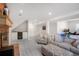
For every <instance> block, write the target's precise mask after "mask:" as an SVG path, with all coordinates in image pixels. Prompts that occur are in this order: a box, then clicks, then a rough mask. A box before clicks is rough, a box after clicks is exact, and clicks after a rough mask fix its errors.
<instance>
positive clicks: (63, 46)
mask: <svg viewBox="0 0 79 59" xmlns="http://www.w3.org/2000/svg"><path fill="white" fill-rule="evenodd" d="M72 41H73V40H70V39H69V40H65V41H64V42H63V40H62V38H61V37H60V36H59V35H55V37H52V38H51V39H48V44H47V45H42V46H41V53H42V54H43V55H45V56H53V55H56V56H61V55H62V56H73V55H74V56H78V55H79V48H77V47H74V46H72V45H71V42H72ZM59 51H60V52H59ZM62 51H63V52H64V53H63V52H62ZM58 52H59V53H58ZM61 52H62V53H61ZM65 53H66V54H67V55H66V54H65Z"/></svg>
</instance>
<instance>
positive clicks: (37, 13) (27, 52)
mask: <svg viewBox="0 0 79 59" xmlns="http://www.w3.org/2000/svg"><path fill="white" fill-rule="evenodd" d="M5 19H6V23H5V26H4V23H2V22H4V21H2V20H5ZM0 24H1V26H0V28H2V29H0V35H1V37H0V42H1V44H0V45H1V47H0V49H1V50H0V51H1V52H2V51H3V50H5V47H7V46H10V47H11V48H12V46H14V45H15V46H17V47H18V48H16V47H15V48H14V50H15V51H18V52H17V53H14V55H15V56H16V55H19V56H78V55H79V40H78V38H79V4H78V3H7V4H6V3H0ZM3 26H4V28H3ZM4 29H6V30H4ZM4 32H6V34H5V36H6V35H8V36H6V38H7V37H8V38H7V41H6V39H5V40H4V39H3V37H4V34H3V33H4ZM7 32H8V33H7ZM67 36H68V37H67ZM5 43H6V44H5ZM3 48H4V49H3ZM8 48H9V47H8ZM10 52H11V51H10ZM3 55H4V54H3Z"/></svg>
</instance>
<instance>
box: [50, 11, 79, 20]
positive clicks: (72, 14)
mask: <svg viewBox="0 0 79 59" xmlns="http://www.w3.org/2000/svg"><path fill="white" fill-rule="evenodd" d="M76 14H79V11H76V12H73V13H70V14H67V15H63V16H58V17H54V18H52V19H50V21H54V20H59V19H62V18H65V17H69V16H74V15H76Z"/></svg>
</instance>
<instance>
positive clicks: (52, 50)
mask: <svg viewBox="0 0 79 59" xmlns="http://www.w3.org/2000/svg"><path fill="white" fill-rule="evenodd" d="M41 50H43V51H42V53H43V54H44V55H49V56H50V55H55V56H73V55H74V54H73V53H72V52H70V51H68V50H66V49H63V48H60V47H59V46H56V45H53V44H48V45H43V46H42V48H41ZM44 51H45V52H44Z"/></svg>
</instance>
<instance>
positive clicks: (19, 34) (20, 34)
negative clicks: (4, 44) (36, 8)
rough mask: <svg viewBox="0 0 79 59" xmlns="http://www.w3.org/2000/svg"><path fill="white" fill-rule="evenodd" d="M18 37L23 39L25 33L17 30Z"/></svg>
mask: <svg viewBox="0 0 79 59" xmlns="http://www.w3.org/2000/svg"><path fill="white" fill-rule="evenodd" d="M17 39H18V40H19V39H23V33H22V32H17Z"/></svg>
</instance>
